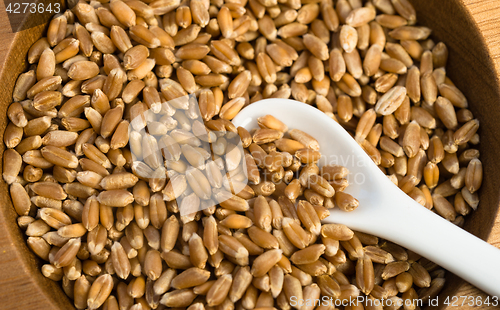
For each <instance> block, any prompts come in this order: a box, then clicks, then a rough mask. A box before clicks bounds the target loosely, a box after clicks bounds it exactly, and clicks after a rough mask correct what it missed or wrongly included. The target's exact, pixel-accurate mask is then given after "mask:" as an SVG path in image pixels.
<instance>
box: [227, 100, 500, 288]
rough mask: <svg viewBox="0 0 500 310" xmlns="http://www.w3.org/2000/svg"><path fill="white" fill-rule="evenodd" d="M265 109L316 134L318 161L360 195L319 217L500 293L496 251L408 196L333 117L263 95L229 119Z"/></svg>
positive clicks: (246, 120) (245, 118)
mask: <svg viewBox="0 0 500 310" xmlns="http://www.w3.org/2000/svg"><path fill="white" fill-rule="evenodd" d="M266 114H271V115H273V116H275V117H276V118H278V119H279V120H281V121H283V122H284V123H285V124H286V125H287V126H288V127H289V128H290V129H293V128H295V129H300V130H302V131H304V132H306V133H308V134H310V135H312V136H313V137H315V138H316V139H317V140H318V142H319V144H320V152H321V153H322V154H323V157H322V158H321V160H320V162H319V165H320V166H321V165H323V164H325V163H331V164H340V165H343V166H345V167H346V168H348V169H349V172H350V173H349V176H348V181H349V186H348V187H347V189H346V192H347V193H349V194H351V195H353V196H354V197H356V198H357V199H358V200H359V207H358V208H357V209H356V210H354V211H352V212H343V211H340V210H338V209H333V210H331V215H330V216H329V217H328V218H326V219H325V220H324V221H323V222H325V223H341V224H345V225H347V226H348V227H350V228H352V229H354V230H358V231H361V232H365V233H370V234H373V235H376V236H379V237H381V238H384V239H387V240H390V241H392V242H395V243H397V244H399V245H401V246H404V247H406V248H408V249H410V250H412V251H414V252H416V253H418V254H420V255H422V256H424V257H426V258H427V259H429V260H431V261H433V262H434V263H436V264H438V265H440V266H442V267H443V268H446V269H447V270H449V271H451V272H453V273H454V274H456V275H458V276H459V277H461V278H462V279H464V280H466V281H468V282H469V283H471V284H473V285H475V286H476V287H478V288H479V289H481V290H483V291H484V292H486V293H488V294H491V295H494V296H497V297H500V250H499V249H497V248H495V247H494V246H492V245H490V244H488V243H486V242H484V241H483V240H481V239H479V238H477V237H475V236H474V235H472V234H470V233H468V232H467V231H465V230H463V229H461V228H459V227H457V226H456V225H454V224H452V223H450V222H448V221H447V220H445V219H443V218H442V217H440V216H438V215H436V214H434V213H433V212H430V211H429V210H427V209H426V208H424V207H422V206H421V205H420V204H418V203H417V202H415V201H414V200H413V199H411V198H410V197H409V196H407V195H406V194H405V193H404V192H403V191H401V190H400V189H399V188H398V187H397V186H396V185H394V184H393V183H392V182H391V181H390V180H389V179H388V178H387V176H385V175H384V174H383V173H382V172H381V171H380V170H379V168H378V167H377V166H376V165H375V164H374V163H373V161H372V160H371V159H370V157H369V156H368V155H367V154H366V153H365V152H364V151H363V149H362V148H361V147H360V146H359V145H358V144H357V143H356V141H354V139H353V138H352V137H351V136H350V135H349V133H347V131H345V130H344V129H343V128H342V127H341V126H340V125H339V124H338V123H337V122H335V121H334V120H332V119H331V118H329V117H328V116H326V115H325V114H323V112H321V111H319V110H317V109H316V108H313V107H311V106H309V105H307V104H304V103H301V102H298V101H294V100H288V99H267V100H262V101H259V102H256V103H253V104H251V105H249V106H248V107H246V108H244V109H243V110H242V111H241V112H240V113H239V114H238V115H237V116H236V117H235V118H234V119H233V124H234V125H236V126H242V127H244V128H247V129H251V128H257V127H258V125H257V118H258V117H259V116H263V115H266Z"/></svg>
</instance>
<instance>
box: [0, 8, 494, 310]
mask: <svg viewBox="0 0 500 310" xmlns="http://www.w3.org/2000/svg"><path fill="white" fill-rule="evenodd" d="M412 3H413V4H414V5H415V8H416V10H417V16H418V22H419V24H422V25H426V26H428V27H430V28H431V29H433V34H432V37H433V39H435V40H436V42H438V41H443V42H445V43H446V45H447V46H448V49H449V51H450V53H449V54H450V56H449V61H448V66H447V70H448V72H447V74H448V75H449V76H450V78H451V79H452V80H453V82H454V83H455V84H456V85H457V86H458V87H459V88H460V89H461V90H462V91H463V92H464V94H465V95H466V96H467V98H468V100H469V103H470V109H471V110H472V111H473V113H474V115H475V117H477V118H478V119H479V120H480V123H481V126H480V131H481V132H480V133H481V139H482V141H481V146H480V152H481V160H482V162H483V165H484V168H485V172H484V181H483V186H482V188H481V191H480V198H481V203H480V205H479V209H478V210H477V211H475V212H474V213H473V214H472V215H470V216H468V217H467V219H466V224H465V229H467V230H468V231H470V232H471V233H473V234H475V235H476V236H478V237H480V238H483V239H485V240H487V241H488V242H490V243H492V244H494V245H496V244H497V245H498V243H499V241H500V216H498V214H497V212H498V206H499V199H500V195H499V190H498V189H499V188H500V178H499V177H498V176H499V175H500V161H499V160H498V159H497V154H500V143H499V141H500V122H499V120H500V106H499V104H498V103H500V87H499V80H498V78H499V74H500V60H499V59H500V44H499V40H498V38H500V6H498V5H495V3H496V1H495V0H484V1H473V0H447V1H418V0H412ZM1 5H3V4H2V3H0V6H1ZM0 9H1V10H0V12H2V13H1V14H0V66H1V68H0V70H1V71H0V81H1V84H0V124H1V125H0V137H1V138H2V141H3V132H4V129H5V126H6V124H7V117H6V109H7V107H8V106H9V104H10V103H11V100H12V95H11V94H12V89H13V87H14V83H15V81H16V78H17V76H18V75H19V74H20V73H21V72H23V71H24V70H25V69H26V67H27V64H26V57H25V55H26V54H27V51H28V48H29V47H30V46H31V44H32V43H33V42H35V40H36V39H38V38H40V36H41V35H42V32H43V31H44V29H45V26H46V21H44V22H45V23H43V24H42V25H41V26H38V27H35V28H31V29H29V30H25V31H22V32H19V33H16V34H12V33H9V31H10V26H9V24H8V19H7V17H6V13H5V9H3V8H1V7H0ZM33 17H35V18H36V16H32V17H31V18H33ZM495 40H496V41H495ZM2 64H3V65H2ZM4 148H5V146H4V145H3V143H0V154H3V151H4ZM0 197H1V201H2V203H1V205H2V207H1V209H0V236H1V238H0V300H1V301H2V304H1V306H0V308H2V309H9V310H15V309H44V310H51V309H61V310H62V309H74V308H73V306H72V303H71V302H70V301H69V299H68V298H67V297H66V295H65V294H64V293H63V291H62V289H61V288H60V287H59V286H58V285H57V284H56V283H55V282H53V281H51V280H48V279H46V278H45V277H44V276H43V275H42V274H41V272H40V267H41V263H40V261H39V260H38V259H36V258H35V255H34V254H32V253H31V251H30V250H29V249H28V247H27V245H26V239H25V237H24V236H23V233H22V232H21V230H20V229H19V228H18V226H17V222H16V218H17V214H16V213H15V211H14V208H13V207H12V204H11V201H10V198H9V192H8V186H7V184H6V183H5V182H3V180H2V181H1V182H0ZM473 263H474V262H471V264H473ZM485 276H487V275H485ZM446 277H447V284H446V288H445V289H444V290H443V292H442V293H441V294H440V295H439V301H440V306H438V307H432V309H446V306H445V305H443V301H444V300H445V299H446V297H449V296H458V297H459V301H460V303H461V302H462V299H463V298H460V296H474V297H476V296H481V297H482V299H483V300H485V298H486V297H487V295H485V294H484V293H483V292H481V291H479V290H477V289H476V288H474V287H473V286H471V285H469V284H468V283H466V282H464V281H463V280H461V279H460V278H458V277H456V276H454V275H453V274H450V273H448V274H447V276H446ZM429 308H431V307H429ZM450 308H454V309H462V310H464V309H472V308H473V307H469V306H460V308H456V307H450ZM474 309H476V310H477V309H497V307H494V306H481V307H474Z"/></svg>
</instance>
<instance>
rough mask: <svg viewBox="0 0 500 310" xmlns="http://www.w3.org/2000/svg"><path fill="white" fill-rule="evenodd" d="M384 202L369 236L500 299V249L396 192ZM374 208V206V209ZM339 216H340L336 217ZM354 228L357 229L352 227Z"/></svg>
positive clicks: (373, 218)
mask: <svg viewBox="0 0 500 310" xmlns="http://www.w3.org/2000/svg"><path fill="white" fill-rule="evenodd" d="M382 200H383V207H382V208H380V210H378V211H380V213H379V214H378V215H376V216H375V217H373V215H374V213H378V212H371V216H372V220H373V221H378V224H376V225H374V226H373V227H371V228H370V230H371V231H370V232H371V233H374V234H375V235H378V236H380V237H383V238H385V239H387V240H391V241H393V242H395V243H397V244H400V245H402V246H404V247H406V248H408V249H410V250H412V251H414V252H416V253H418V254H420V255H422V256H424V257H426V258H427V259H429V260H431V261H433V262H434V263H436V264H438V265H440V266H442V267H443V268H446V269H447V270H448V271H450V272H453V273H454V274H456V275H457V276H459V277H461V278H462V279H464V280H466V281H468V282H469V283H471V284H473V285H474V286H476V287H477V288H479V289H481V290H483V291H484V292H486V293H488V294H490V295H493V296H497V297H500V265H499V262H500V249H498V248H496V247H494V246H492V245H491V244H489V243H487V242H485V241H483V240H481V239H479V238H478V237H476V236H474V235H472V234H471V233H469V232H467V231H466V230H464V229H462V228H460V227H458V226H456V225H454V224H452V223H451V222H449V221H447V220H445V219H444V218H442V217H440V216H438V215H437V214H434V213H431V212H430V211H429V210H427V209H426V208H424V207H422V206H421V205H420V204H418V203H417V202H415V201H414V200H413V199H411V198H409V197H408V196H406V194H404V193H403V192H402V191H394V192H392V193H391V195H387V196H385V197H384V198H382ZM374 207H375V206H374ZM337 214H338V213H337ZM353 228H354V227H353Z"/></svg>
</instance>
